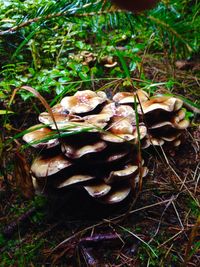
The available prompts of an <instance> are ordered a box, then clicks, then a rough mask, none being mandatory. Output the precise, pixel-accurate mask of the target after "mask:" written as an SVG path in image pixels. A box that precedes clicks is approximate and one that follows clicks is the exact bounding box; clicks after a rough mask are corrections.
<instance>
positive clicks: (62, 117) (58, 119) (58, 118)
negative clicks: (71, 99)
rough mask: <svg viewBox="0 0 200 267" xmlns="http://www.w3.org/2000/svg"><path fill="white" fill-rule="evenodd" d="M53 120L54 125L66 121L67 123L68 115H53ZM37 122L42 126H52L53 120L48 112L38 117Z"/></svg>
mask: <svg viewBox="0 0 200 267" xmlns="http://www.w3.org/2000/svg"><path fill="white" fill-rule="evenodd" d="M53 116H54V119H55V122H56V123H63V122H66V121H69V116H68V114H64V113H53ZM38 119H39V121H40V122H42V123H44V124H47V125H49V124H54V121H53V118H52V117H51V115H50V114H49V113H48V112H42V113H41V114H40V115H39V117H38Z"/></svg>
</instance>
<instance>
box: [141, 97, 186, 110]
mask: <svg viewBox="0 0 200 267" xmlns="http://www.w3.org/2000/svg"><path fill="white" fill-rule="evenodd" d="M182 105H183V101H182V100H181V99H179V98H175V97H170V96H155V97H152V98H151V99H150V100H148V101H145V102H143V103H141V105H138V113H139V114H146V113H149V112H153V111H154V110H164V111H167V112H173V111H177V110H179V109H180V108H181V107H182Z"/></svg>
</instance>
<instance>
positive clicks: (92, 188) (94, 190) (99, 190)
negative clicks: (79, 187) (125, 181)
mask: <svg viewBox="0 0 200 267" xmlns="http://www.w3.org/2000/svg"><path fill="white" fill-rule="evenodd" d="M84 188H85V190H86V191H87V192H88V194H89V195H90V196H92V197H95V198H99V197H103V196H105V195H107V194H108V192H110V190H111V186H110V185H107V184H105V183H103V182H96V183H95V184H92V185H87V186H84Z"/></svg>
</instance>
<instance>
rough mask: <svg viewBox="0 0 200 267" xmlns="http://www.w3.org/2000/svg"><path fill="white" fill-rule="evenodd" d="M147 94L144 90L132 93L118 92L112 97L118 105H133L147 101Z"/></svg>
mask: <svg viewBox="0 0 200 267" xmlns="http://www.w3.org/2000/svg"><path fill="white" fill-rule="evenodd" d="M148 97H149V95H148V93H147V92H145V91H144V90H140V89H139V90H137V91H136V92H134V93H130V92H119V93H117V94H115V95H114V96H113V100H114V101H115V102H117V103H119V104H133V103H135V102H136V103H138V102H140V103H141V102H144V101H147V100H148Z"/></svg>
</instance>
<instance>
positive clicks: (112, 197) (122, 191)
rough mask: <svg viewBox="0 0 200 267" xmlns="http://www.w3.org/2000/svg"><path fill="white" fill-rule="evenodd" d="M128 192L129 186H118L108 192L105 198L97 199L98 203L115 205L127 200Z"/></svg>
mask: <svg viewBox="0 0 200 267" xmlns="http://www.w3.org/2000/svg"><path fill="white" fill-rule="evenodd" d="M130 192H131V187H130V185H119V186H118V187H116V188H115V189H113V190H112V191H110V192H109V193H108V194H107V195H106V196H104V197H102V198H101V199H99V201H100V202H102V203H104V204H116V203H119V202H121V201H123V200H124V199H125V198H127V197H128V195H129V194H130Z"/></svg>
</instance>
